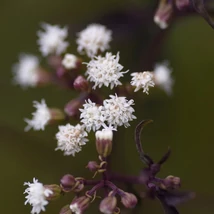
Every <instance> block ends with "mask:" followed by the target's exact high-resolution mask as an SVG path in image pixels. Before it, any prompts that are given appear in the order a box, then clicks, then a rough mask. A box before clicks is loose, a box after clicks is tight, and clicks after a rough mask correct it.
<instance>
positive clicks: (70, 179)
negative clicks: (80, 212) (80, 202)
mask: <svg viewBox="0 0 214 214" xmlns="http://www.w3.org/2000/svg"><path fill="white" fill-rule="evenodd" d="M75 184H76V180H75V178H74V176H73V175H69V174H67V175H64V176H63V177H62V178H61V180H60V185H61V187H62V190H63V191H64V192H70V191H71V190H72V189H73V187H74V185H75Z"/></svg>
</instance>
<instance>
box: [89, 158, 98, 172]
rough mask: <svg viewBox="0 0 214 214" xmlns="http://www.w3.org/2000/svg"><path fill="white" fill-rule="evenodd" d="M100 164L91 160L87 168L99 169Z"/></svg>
mask: <svg viewBox="0 0 214 214" xmlns="http://www.w3.org/2000/svg"><path fill="white" fill-rule="evenodd" d="M99 167H100V166H99V165H98V163H97V162H96V161H89V162H88V165H87V166H86V168H88V169H89V170H90V171H91V172H94V171H97V170H98V169H99Z"/></svg>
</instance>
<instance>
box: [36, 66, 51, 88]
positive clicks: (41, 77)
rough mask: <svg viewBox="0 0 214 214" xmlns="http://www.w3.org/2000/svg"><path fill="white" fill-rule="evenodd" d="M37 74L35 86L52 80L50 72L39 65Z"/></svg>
mask: <svg viewBox="0 0 214 214" xmlns="http://www.w3.org/2000/svg"><path fill="white" fill-rule="evenodd" d="M37 75H38V79H37V86H44V85H47V84H49V83H51V82H52V76H51V73H50V72H47V71H46V70H45V69H43V68H41V67H39V68H38V70H37Z"/></svg>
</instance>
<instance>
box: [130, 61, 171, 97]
mask: <svg viewBox="0 0 214 214" xmlns="http://www.w3.org/2000/svg"><path fill="white" fill-rule="evenodd" d="M171 73H172V70H171V69H170V68H169V64H168V62H163V63H159V64H156V65H155V68H154V72H149V71H144V72H135V73H132V74H131V76H132V80H131V85H132V86H134V87H135V90H134V91H135V92H136V91H139V90H140V89H143V92H145V93H146V94H149V88H150V87H154V86H155V85H157V86H159V87H160V88H162V89H163V90H164V91H165V92H166V93H167V94H168V95H171V94H172V86H173V83H174V80H173V79H172V77H171Z"/></svg>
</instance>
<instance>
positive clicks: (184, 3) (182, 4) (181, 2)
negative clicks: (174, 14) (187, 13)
mask: <svg viewBox="0 0 214 214" xmlns="http://www.w3.org/2000/svg"><path fill="white" fill-rule="evenodd" d="M175 4H176V7H177V8H178V10H183V9H185V8H187V7H189V6H190V1H189V0H176V1H175Z"/></svg>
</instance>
